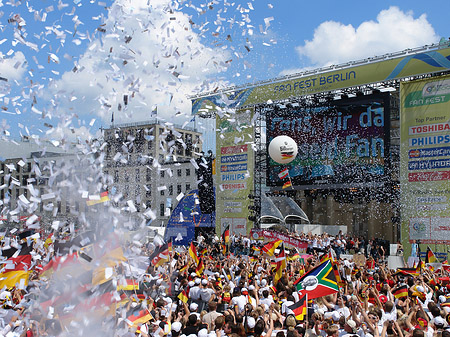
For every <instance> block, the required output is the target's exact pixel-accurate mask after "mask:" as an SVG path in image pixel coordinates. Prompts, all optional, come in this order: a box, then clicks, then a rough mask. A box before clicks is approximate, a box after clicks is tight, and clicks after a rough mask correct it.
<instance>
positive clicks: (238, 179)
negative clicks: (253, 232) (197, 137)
mask: <svg viewBox="0 0 450 337" xmlns="http://www.w3.org/2000/svg"><path fill="white" fill-rule="evenodd" d="M252 117H253V108H248V109H241V110H236V113H235V114H233V115H232V116H231V117H230V116H222V117H220V116H217V119H216V130H217V137H216V186H217V188H216V218H217V223H216V233H218V235H220V234H221V233H222V232H223V230H224V229H225V228H226V227H227V226H230V233H231V234H243V235H247V234H248V233H249V232H250V229H251V227H252V225H253V223H252V222H250V221H249V220H248V219H247V217H248V206H249V204H250V200H249V198H248V195H249V194H250V192H251V191H252V190H253V170H254V153H253V148H252V144H253V141H254V137H253V126H252V123H251V120H252Z"/></svg>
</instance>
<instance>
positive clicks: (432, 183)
mask: <svg viewBox="0 0 450 337" xmlns="http://www.w3.org/2000/svg"><path fill="white" fill-rule="evenodd" d="M400 95H401V111H400V121H401V130H400V131H401V145H400V183H401V221H402V239H403V242H404V243H412V242H413V240H416V242H418V243H428V244H430V243H433V244H439V243H441V244H449V243H450V205H449V201H450V76H444V77H434V78H431V79H426V80H420V81H413V82H402V83H401V87H400ZM405 247H406V246H405ZM438 250H439V248H438Z"/></svg>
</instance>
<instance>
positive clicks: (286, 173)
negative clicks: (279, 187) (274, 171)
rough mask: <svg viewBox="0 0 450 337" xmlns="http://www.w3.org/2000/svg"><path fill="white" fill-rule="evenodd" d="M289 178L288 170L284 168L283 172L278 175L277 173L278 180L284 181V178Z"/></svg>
mask: <svg viewBox="0 0 450 337" xmlns="http://www.w3.org/2000/svg"><path fill="white" fill-rule="evenodd" d="M288 176H289V170H288V169H287V168H285V169H284V170H283V171H281V172H280V173H278V177H279V178H280V179H284V178H286V177H288Z"/></svg>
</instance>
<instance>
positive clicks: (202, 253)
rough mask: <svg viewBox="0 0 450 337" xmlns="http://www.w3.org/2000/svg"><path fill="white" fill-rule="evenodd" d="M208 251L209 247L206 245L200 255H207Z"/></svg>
mask: <svg viewBox="0 0 450 337" xmlns="http://www.w3.org/2000/svg"><path fill="white" fill-rule="evenodd" d="M207 252H208V249H207V248H206V247H205V248H203V249H202V251H201V252H200V256H205V255H206V253H207Z"/></svg>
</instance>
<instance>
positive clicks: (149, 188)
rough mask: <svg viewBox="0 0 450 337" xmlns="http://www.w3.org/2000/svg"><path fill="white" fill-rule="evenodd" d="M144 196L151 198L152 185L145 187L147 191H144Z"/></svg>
mask: <svg viewBox="0 0 450 337" xmlns="http://www.w3.org/2000/svg"><path fill="white" fill-rule="evenodd" d="M145 196H146V197H147V198H150V197H151V196H152V185H147V189H146V191H145Z"/></svg>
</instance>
